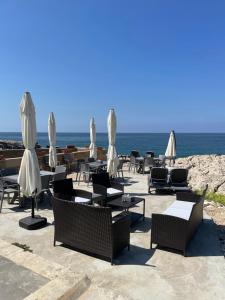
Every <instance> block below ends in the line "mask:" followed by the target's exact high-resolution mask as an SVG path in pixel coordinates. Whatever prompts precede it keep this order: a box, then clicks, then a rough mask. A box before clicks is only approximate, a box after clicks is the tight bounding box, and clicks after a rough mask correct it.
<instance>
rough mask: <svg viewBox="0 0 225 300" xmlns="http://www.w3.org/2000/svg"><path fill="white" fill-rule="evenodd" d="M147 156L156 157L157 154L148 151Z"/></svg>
mask: <svg viewBox="0 0 225 300" xmlns="http://www.w3.org/2000/svg"><path fill="white" fill-rule="evenodd" d="M145 154H146V155H150V156H151V157H154V156H155V153H154V152H153V151H147V152H146V153H145Z"/></svg>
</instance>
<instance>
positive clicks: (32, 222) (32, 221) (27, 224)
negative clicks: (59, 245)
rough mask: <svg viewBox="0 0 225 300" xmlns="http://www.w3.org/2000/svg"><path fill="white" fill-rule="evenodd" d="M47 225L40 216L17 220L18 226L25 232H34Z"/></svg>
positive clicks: (45, 220) (44, 219)
mask: <svg viewBox="0 0 225 300" xmlns="http://www.w3.org/2000/svg"><path fill="white" fill-rule="evenodd" d="M46 225H47V219H46V218H44V217H41V216H34V218H32V217H26V218H23V219H21V220H19V226H20V227H22V228H24V229H27V230H35V229H39V228H42V227H45V226H46Z"/></svg>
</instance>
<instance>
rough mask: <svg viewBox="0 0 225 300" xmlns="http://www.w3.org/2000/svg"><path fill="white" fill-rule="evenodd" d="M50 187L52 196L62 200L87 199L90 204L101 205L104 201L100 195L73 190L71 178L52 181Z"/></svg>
mask: <svg viewBox="0 0 225 300" xmlns="http://www.w3.org/2000/svg"><path fill="white" fill-rule="evenodd" d="M52 186H53V192H54V196H55V197H58V198H61V199H64V200H73V199H74V197H79V198H85V199H89V200H90V202H91V203H92V202H95V203H102V202H103V201H104V196H102V195H99V194H95V193H91V192H88V191H84V190H80V189H74V188H73V181H72V178H67V179H62V180H57V181H53V182H52Z"/></svg>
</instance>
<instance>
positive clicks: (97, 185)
mask: <svg viewBox="0 0 225 300" xmlns="http://www.w3.org/2000/svg"><path fill="white" fill-rule="evenodd" d="M92 183H93V192H94V193H96V194H100V195H103V196H104V199H105V203H103V204H102V205H103V206H106V205H107V202H108V201H111V200H113V199H115V198H118V197H121V196H122V195H123V194H124V186H123V185H122V184H120V183H118V182H115V181H114V180H110V178H109V174H108V173H97V174H92ZM109 189H113V190H112V193H111V191H110V194H109ZM114 189H115V191H114Z"/></svg>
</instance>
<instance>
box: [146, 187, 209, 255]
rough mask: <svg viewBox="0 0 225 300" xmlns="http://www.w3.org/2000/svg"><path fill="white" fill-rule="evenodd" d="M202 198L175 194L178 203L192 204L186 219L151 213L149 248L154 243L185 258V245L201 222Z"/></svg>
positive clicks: (188, 194) (189, 193) (187, 194)
mask: <svg viewBox="0 0 225 300" xmlns="http://www.w3.org/2000/svg"><path fill="white" fill-rule="evenodd" d="M203 197H204V196H203ZM203 197H199V196H197V195H194V194H193V193H191V192H186V193H178V194H177V198H178V199H179V201H178V202H182V201H184V202H194V204H193V206H192V208H191V206H190V207H189V209H191V212H190V216H189V218H188V219H185V218H182V217H177V216H175V215H169V214H164V213H162V214H154V213H153V214H152V227H151V244H150V248H152V244H153V243H154V244H158V245H160V246H163V247H168V248H172V249H176V250H180V251H183V254H184V256H186V248H187V245H188V243H189V242H190V240H191V238H192V236H193V235H194V233H195V232H196V230H197V228H198V226H199V224H200V223H201V221H202V220H203V203H204V198H203ZM172 205H173V204H172ZM181 205H182V203H181ZM185 209H186V208H185Z"/></svg>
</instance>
